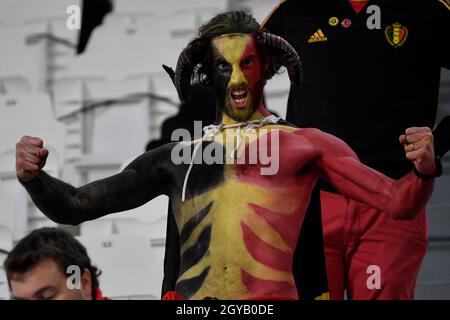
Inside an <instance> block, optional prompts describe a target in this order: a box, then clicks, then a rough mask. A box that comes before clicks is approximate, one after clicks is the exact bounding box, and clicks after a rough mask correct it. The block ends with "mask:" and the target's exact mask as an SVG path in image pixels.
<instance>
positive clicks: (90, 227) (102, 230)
mask: <svg viewBox="0 0 450 320" xmlns="http://www.w3.org/2000/svg"><path fill="white" fill-rule="evenodd" d="M113 228H114V220H112V219H97V220H93V221H87V222H84V223H83V224H81V226H80V234H81V236H83V237H85V236H110V235H112V234H113Z"/></svg>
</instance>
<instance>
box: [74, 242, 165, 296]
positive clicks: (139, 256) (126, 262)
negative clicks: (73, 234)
mask: <svg viewBox="0 0 450 320" xmlns="http://www.w3.org/2000/svg"><path fill="white" fill-rule="evenodd" d="M78 239H79V240H80V242H81V243H83V244H84V245H85V246H86V248H87V251H88V254H89V256H90V258H91V260H92V262H93V264H95V265H96V266H97V267H99V268H100V270H101V271H102V275H101V276H100V279H99V280H100V288H101V289H102V292H103V294H104V295H105V296H107V297H111V298H113V299H127V298H138V297H146V298H153V299H159V297H160V292H161V283H162V265H163V261H162V260H161V255H160V254H159V253H158V252H156V253H155V250H153V249H152V248H151V246H150V244H149V241H148V240H147V239H145V238H144V237H139V236H121V235H111V236H89V237H88V236H80V237H78Z"/></svg>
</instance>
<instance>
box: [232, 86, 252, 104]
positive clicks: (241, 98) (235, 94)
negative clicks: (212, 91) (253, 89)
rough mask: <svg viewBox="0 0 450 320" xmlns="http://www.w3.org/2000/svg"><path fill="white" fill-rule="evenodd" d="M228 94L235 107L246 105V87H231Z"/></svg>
mask: <svg viewBox="0 0 450 320" xmlns="http://www.w3.org/2000/svg"><path fill="white" fill-rule="evenodd" d="M230 96H231V100H232V101H233V104H234V105H235V107H236V108H245V106H246V105H247V98H248V90H247V89H246V88H238V89H233V90H231V93H230Z"/></svg>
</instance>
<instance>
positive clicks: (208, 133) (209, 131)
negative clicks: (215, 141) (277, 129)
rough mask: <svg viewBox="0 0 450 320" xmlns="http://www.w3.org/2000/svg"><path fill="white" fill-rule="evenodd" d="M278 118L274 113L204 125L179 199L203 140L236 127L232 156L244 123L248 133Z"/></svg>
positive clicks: (239, 143)
mask: <svg viewBox="0 0 450 320" xmlns="http://www.w3.org/2000/svg"><path fill="white" fill-rule="evenodd" d="M279 120H280V118H278V117H276V116H274V115H270V116H267V117H265V118H263V119H259V120H249V121H246V122H239V123H235V124H229V125H223V124H220V125H214V124H211V125H209V126H206V127H204V128H203V132H204V133H203V137H202V138H201V139H200V141H199V142H197V144H196V145H195V147H194V151H193V153H192V158H191V162H190V164H189V168H188V170H187V172H186V175H185V177H184V183H183V190H182V193H181V201H183V202H184V201H185V199H186V188H187V182H188V179H189V175H190V174H191V171H192V168H193V166H194V159H195V157H196V156H197V152H198V150H199V149H200V147H201V145H202V143H203V141H205V140H207V139H209V138H210V137H212V136H215V135H217V134H218V133H220V132H221V131H222V129H231V128H238V129H237V141H236V147H235V148H234V149H233V152H232V154H231V157H232V158H234V157H235V155H236V154H237V151H238V150H239V148H240V146H241V143H242V140H243V138H244V136H243V135H242V126H244V125H246V127H245V130H244V134H246V133H248V132H249V131H250V130H252V129H254V128H259V127H262V126H264V125H266V124H269V123H272V124H276V123H278V121H279Z"/></svg>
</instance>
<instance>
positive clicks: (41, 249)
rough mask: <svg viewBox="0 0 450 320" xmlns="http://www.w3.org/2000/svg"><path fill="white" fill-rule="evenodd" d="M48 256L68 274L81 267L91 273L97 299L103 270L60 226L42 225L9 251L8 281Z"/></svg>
mask: <svg viewBox="0 0 450 320" xmlns="http://www.w3.org/2000/svg"><path fill="white" fill-rule="evenodd" d="M44 259H52V260H53V261H54V262H55V263H56V264H57V266H58V269H59V270H60V271H61V272H62V273H63V274H64V275H66V276H67V277H68V276H69V275H68V274H67V273H66V270H67V267H68V266H70V265H76V266H78V267H79V268H80V269H81V270H82V271H84V270H85V269H88V270H89V271H90V273H91V282H92V299H93V300H95V297H96V294H97V289H98V287H99V281H98V277H99V276H100V274H101V271H100V270H99V269H97V268H96V267H95V266H93V265H92V264H91V259H90V258H89V256H88V254H87V251H86V248H85V247H84V246H83V245H82V244H81V243H80V242H79V241H78V240H77V239H75V237H73V236H72V235H71V234H70V233H68V232H67V231H64V230H62V229H58V228H48V227H46V228H40V229H36V230H34V231H32V232H31V233H30V234H28V235H27V236H26V237H24V238H23V239H21V240H20V241H19V242H18V243H17V244H16V246H15V247H14V248H13V249H12V250H11V252H9V254H8V256H7V258H6V260H5V262H4V264H3V265H4V268H5V271H6V276H7V278H8V283H10V282H11V280H20V279H21V278H22V276H23V275H24V274H25V273H26V272H28V271H30V270H31V269H32V268H33V267H35V266H36V265H37V264H38V263H40V262H41V261H43V260H44Z"/></svg>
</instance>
